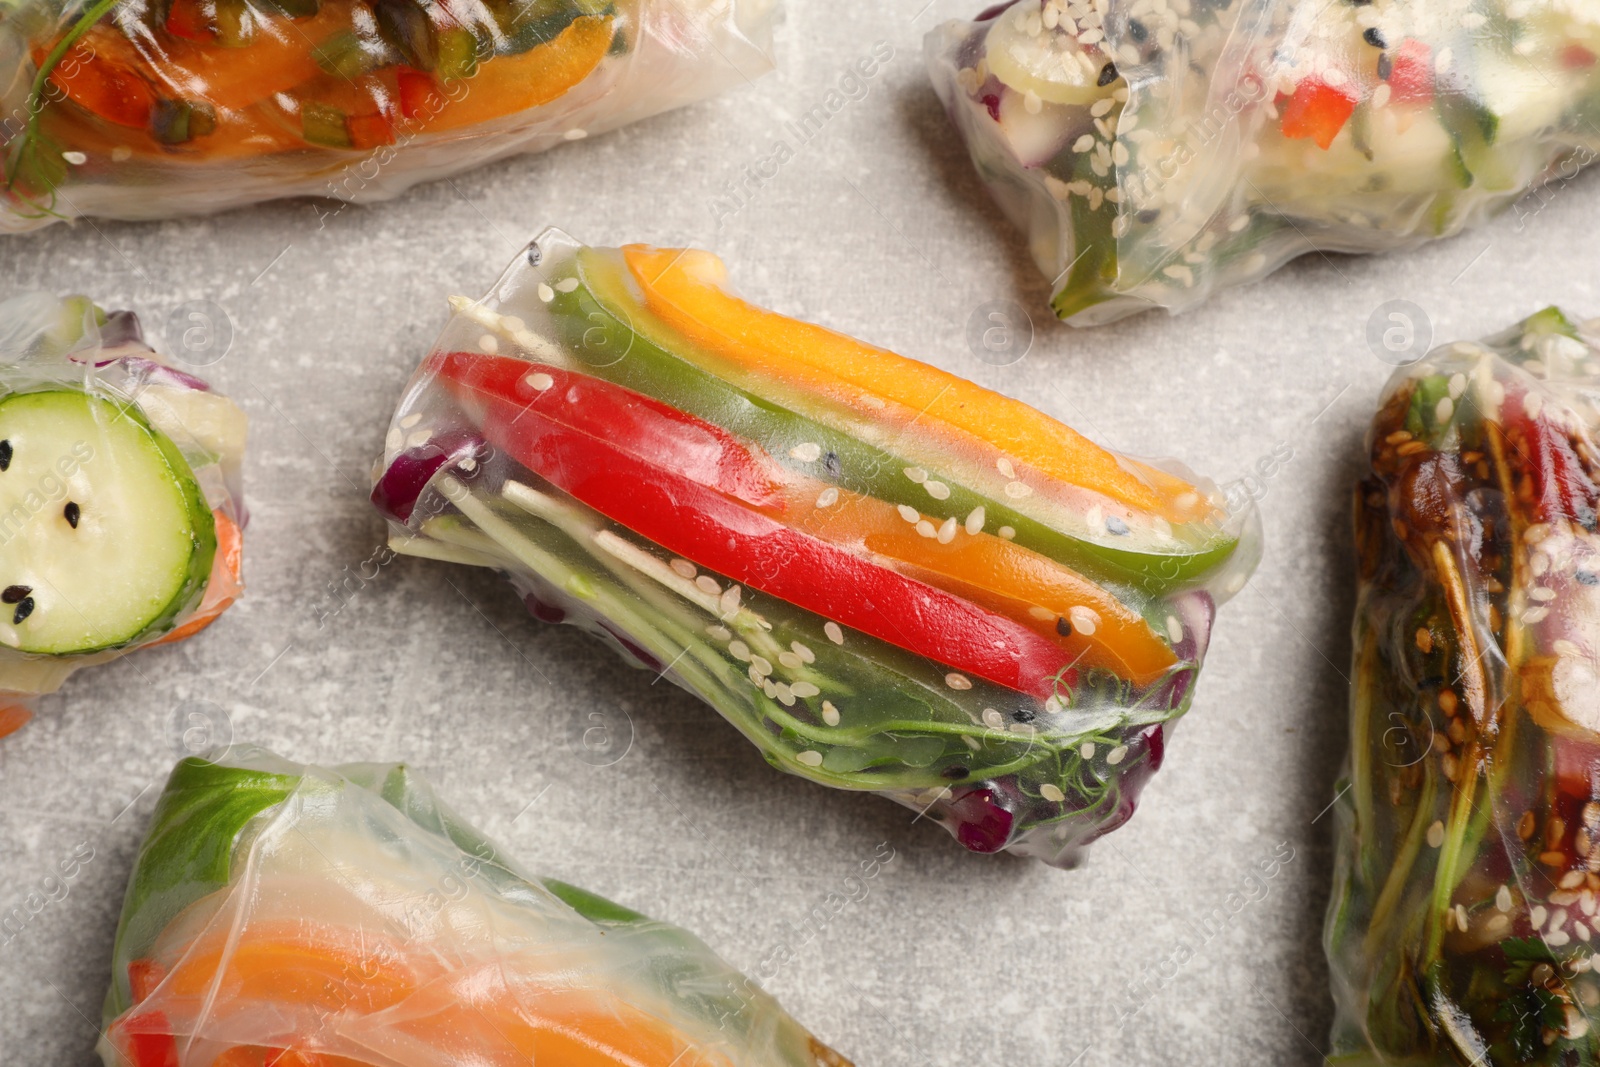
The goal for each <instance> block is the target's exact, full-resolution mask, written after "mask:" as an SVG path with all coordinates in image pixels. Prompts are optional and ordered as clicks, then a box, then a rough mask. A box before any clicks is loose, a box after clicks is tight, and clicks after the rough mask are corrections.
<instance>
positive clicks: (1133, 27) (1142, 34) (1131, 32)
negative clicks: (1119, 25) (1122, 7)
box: [1128, 19, 1150, 42]
mask: <svg viewBox="0 0 1600 1067" xmlns="http://www.w3.org/2000/svg"><path fill="white" fill-rule="evenodd" d="M1128 36H1129V37H1132V38H1133V39H1134V40H1135V41H1141V42H1142V41H1143V40H1144V39H1145V38H1146V37H1149V36H1150V31H1149V30H1147V29H1145V28H1144V23H1142V22H1140V21H1139V20H1138V19H1129V20H1128Z"/></svg>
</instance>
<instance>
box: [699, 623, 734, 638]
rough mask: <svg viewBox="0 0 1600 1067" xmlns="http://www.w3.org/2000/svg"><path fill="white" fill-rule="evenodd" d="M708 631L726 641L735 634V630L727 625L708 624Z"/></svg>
mask: <svg viewBox="0 0 1600 1067" xmlns="http://www.w3.org/2000/svg"><path fill="white" fill-rule="evenodd" d="M706 633H707V634H708V635H709V636H711V637H713V638H715V639H716V640H718V641H726V640H727V639H728V638H730V637H732V636H733V631H732V630H730V629H728V628H727V627H726V626H707V627H706Z"/></svg>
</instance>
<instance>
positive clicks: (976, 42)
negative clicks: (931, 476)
mask: <svg viewBox="0 0 1600 1067" xmlns="http://www.w3.org/2000/svg"><path fill="white" fill-rule="evenodd" d="M926 47H927V61H928V67H929V70H930V72H931V74H932V77H933V83H934V87H935V89H936V90H937V91H938V93H939V96H940V98H941V99H942V100H943V101H944V104H945V106H946V108H947V109H948V110H949V112H950V115H951V117H952V118H953V120H954V122H955V124H956V127H957V128H958V130H959V131H960V134H961V137H962V138H963V139H964V140H965V142H966V144H967V148H968V149H969V151H970V152H971V155H972V159H973V162H974V163H975V164H976V165H977V168H978V172H979V174H980V175H981V176H982V178H983V180H984V182H985V183H986V184H987V185H988V186H989V189H990V190H991V191H992V192H993V194H994V196H995V199H996V200H997V201H998V202H999V204H1000V206H1001V207H1002V208H1003V209H1004V210H1005V212H1006V214H1007V215H1008V216H1010V218H1011V219H1012V221H1014V222H1015V223H1016V224H1017V226H1019V227H1020V228H1021V229H1022V230H1023V231H1024V232H1025V233H1026V235H1027V237H1028V242H1029V246H1030V248H1031V250H1032V253H1033V257H1034V260H1035V261H1036V262H1037V263H1038V264H1039V268H1040V269H1041V270H1042V271H1044V273H1045V274H1046V275H1047V276H1048V277H1050V278H1051V279H1052V280H1053V281H1052V289H1053V294H1052V295H1053V299H1052V306H1053V307H1054V309H1055V312H1056V314H1058V315H1059V316H1061V317H1062V318H1063V319H1066V320H1067V321H1069V322H1071V323H1074V324H1076V325H1093V324H1097V323H1103V322H1109V321H1111V320H1114V319H1118V318H1122V317H1123V316H1125V315H1129V314H1132V313H1134V312H1136V311H1141V310H1144V309H1146V308H1151V307H1163V308H1167V309H1168V310H1170V311H1174V312H1176V311H1182V310H1184V309H1186V308H1190V307H1193V306H1194V305H1195V304H1197V303H1199V302H1200V301H1201V300H1203V299H1205V297H1206V296H1207V295H1208V294H1209V293H1211V292H1212V291H1213V290H1215V289H1217V288H1219V287H1222V286H1227V285H1235V284H1239V283H1243V282H1248V281H1254V280H1256V279H1258V278H1261V277H1263V276H1264V275H1266V274H1268V273H1270V272H1271V271H1274V270H1276V269H1277V268H1278V267H1280V266H1282V265H1283V264H1284V263H1285V262H1286V261H1288V260H1289V259H1292V258H1293V257H1295V256H1298V255H1302V254H1304V253H1306V252H1310V251H1314V250H1323V251H1337V252H1381V251H1387V250H1389V249H1397V248H1405V247H1408V246H1413V245H1416V244H1420V243H1421V242H1423V241H1426V240H1430V239H1432V238H1436V237H1443V236H1448V235H1450V234H1454V233H1457V232H1459V231H1461V230H1462V229H1464V228H1465V227H1467V226H1470V225H1474V224H1476V223H1478V222H1481V221H1482V220H1483V219H1484V218H1485V217H1486V216H1488V215H1489V214H1491V213H1492V212H1494V211H1495V210H1497V209H1500V208H1503V207H1505V206H1506V205H1508V204H1510V203H1512V202H1513V201H1515V200H1516V199H1517V198H1518V197H1519V196H1521V195H1523V194H1524V193H1525V192H1527V191H1528V190H1529V189H1530V188H1533V187H1534V186H1536V185H1538V184H1540V183H1541V182H1543V181H1545V180H1548V179H1549V178H1551V177H1553V176H1555V175H1556V174H1558V173H1559V174H1562V175H1564V176H1568V177H1570V176H1571V175H1572V174H1573V173H1574V172H1575V171H1576V170H1577V168H1578V167H1579V166H1581V165H1582V164H1584V163H1587V162H1588V161H1590V160H1592V159H1593V158H1594V153H1595V152H1596V151H1597V150H1600V127H1597V126H1596V125H1595V120H1594V117H1595V114H1596V108H1597V107H1600V64H1597V63H1596V53H1600V7H1596V5H1594V4H1593V3H1588V2H1583V0H1544V2H1535V3H1523V2H1521V0H1471V2H1463V3H1459V4H1415V3H1402V2H1400V0H1378V2H1370V0H1364V2H1357V3H1328V2H1326V0H1232V2H1228V3H1223V2H1220V0H1173V2H1171V3H1149V2H1146V0H1131V2H1130V0H1095V2H1094V3H1092V4H1091V3H1088V2H1087V0H1084V2H1071V3H1069V2H1068V0H1015V2H1013V3H1009V4H1003V5H1000V6H997V7H995V8H991V9H990V10H989V11H988V12H985V13H984V15H982V16H980V17H979V19H978V20H977V21H976V22H971V23H966V22H952V23H947V24H946V25H944V26H941V27H939V28H938V29H936V30H934V31H933V32H932V33H930V34H929V36H928V39H927V46H926Z"/></svg>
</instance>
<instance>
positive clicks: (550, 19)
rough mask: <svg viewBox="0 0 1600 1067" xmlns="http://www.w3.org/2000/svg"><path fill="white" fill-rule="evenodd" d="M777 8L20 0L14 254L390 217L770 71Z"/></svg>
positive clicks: (4, 14) (2, 43) (7, 121)
mask: <svg viewBox="0 0 1600 1067" xmlns="http://www.w3.org/2000/svg"><path fill="white" fill-rule="evenodd" d="M776 14H777V0H482V2H472V3H457V2H451V3H446V2H444V0H265V2H262V3H252V2H250V0H13V2H11V3H8V4H7V5H6V6H3V7H0V172H3V174H0V176H3V178H4V181H3V183H0V232H4V231H6V230H27V229H32V228H34V227H37V226H42V225H45V224H46V223H49V222H51V221H52V220H55V219H60V218H68V217H78V216H85V215H89V216H102V217H107V218H123V219H149V218H161V217H164V216H169V215H184V214H198V213H203V212H210V211H217V210H221V209H224V208H231V207H238V206H240V205H243V204H250V203H255V202H258V201H262V200H270V199H274V198H278V197H288V196H326V197H333V198H336V199H338V200H342V201H347V202H369V201H373V200H381V199H385V198H387V197H392V196H395V195H396V194H398V193H400V192H402V191H404V190H405V189H407V188H409V187H410V186H411V185H413V184H415V183H417V182H419V181H425V180H428V179H432V178H438V177H442V176H446V175H450V174H455V173H458V172H460V171H463V170H466V169H468V168H471V167H475V166H478V165H479V164H482V163H486V162H488V161H490V160H493V159H499V158H502V157H504V156H509V155H513V154H515V153H520V152H531V151H538V150H542V149H545V148H549V147H551V146H552V145H555V144H558V143H560V142H561V141H563V140H575V139H578V138H581V137H584V136H586V135H588V134H592V133H599V132H602V131H604V130H609V129H613V128H615V127H617V126H621V125H624V124H626V123H629V122H632V121H634V120H636V119H640V118H644V117H646V116H649V115H654V114H657V113H658V112H661V111H665V110H668V109H670V108H674V107H679V106H681V105H683V104H687V103H690V102H692V101H695V100H699V99H702V98H704V97H707V96H710V95H712V94H714V93H716V92H718V91H720V90H722V89H724V88H727V87H729V86H731V85H734V84H737V83H739V82H741V81H743V80H746V79H748V78H750V77H753V76H755V75H757V74H760V73H762V72H764V71H766V70H768V69H770V68H771V66H772V61H771V54H770V53H771V37H772V25H773V22H774V21H775V19H776Z"/></svg>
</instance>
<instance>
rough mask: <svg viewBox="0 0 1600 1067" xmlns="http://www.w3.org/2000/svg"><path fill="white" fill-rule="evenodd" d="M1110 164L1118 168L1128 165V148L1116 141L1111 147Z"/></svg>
mask: <svg viewBox="0 0 1600 1067" xmlns="http://www.w3.org/2000/svg"><path fill="white" fill-rule="evenodd" d="M1111 162H1113V163H1115V164H1116V165H1117V166H1119V167H1126V166H1127V165H1128V146H1127V145H1125V144H1123V143H1122V142H1121V141H1118V142H1117V143H1116V144H1114V145H1112V146H1111Z"/></svg>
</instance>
